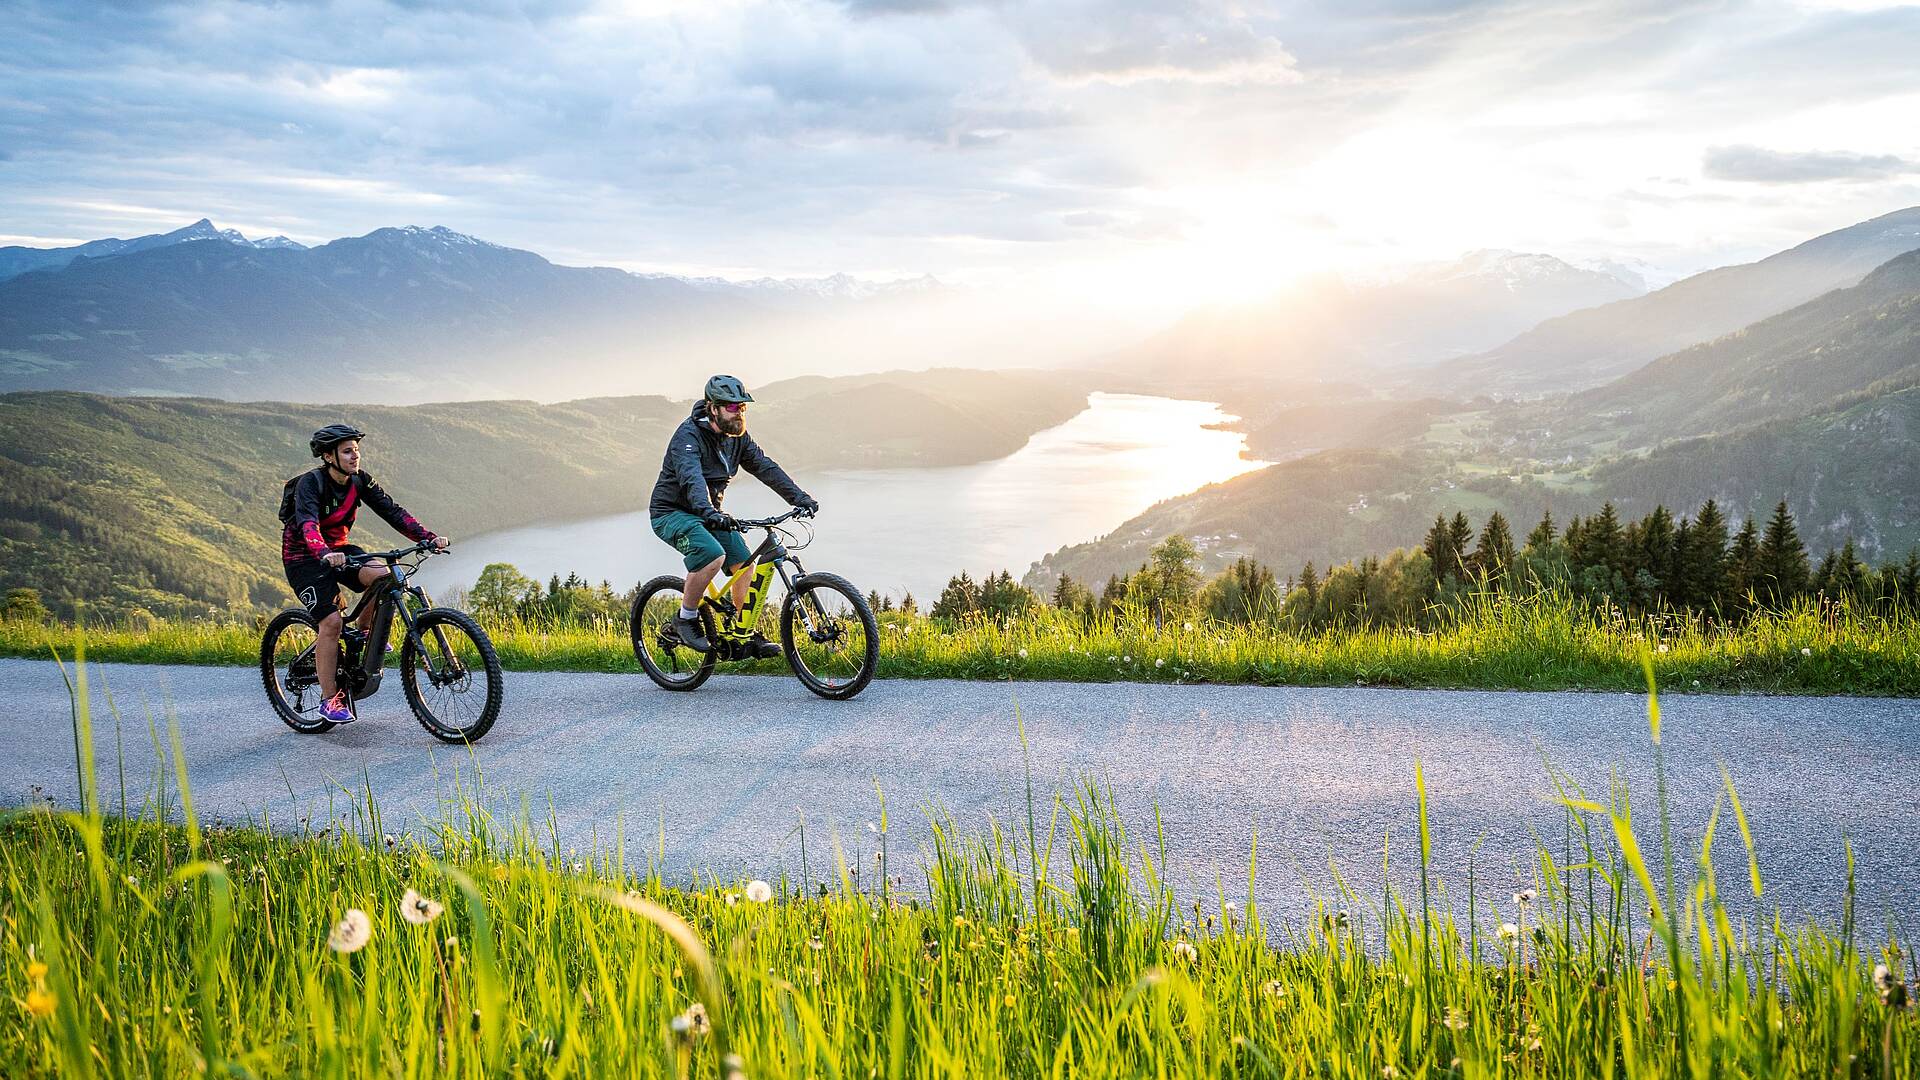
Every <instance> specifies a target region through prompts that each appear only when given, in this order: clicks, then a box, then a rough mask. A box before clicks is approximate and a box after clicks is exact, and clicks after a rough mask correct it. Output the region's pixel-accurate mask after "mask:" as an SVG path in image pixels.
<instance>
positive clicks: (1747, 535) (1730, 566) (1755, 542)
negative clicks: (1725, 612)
mask: <svg viewBox="0 0 1920 1080" xmlns="http://www.w3.org/2000/svg"><path fill="white" fill-rule="evenodd" d="M1759 572H1760V530H1759V529H1758V528H1756V527H1755V526H1754V524H1753V519H1752V518H1748V519H1747V520H1746V521H1745V522H1743V523H1742V524H1741V526H1740V532H1739V534H1738V535H1736V536H1735V537H1734V538H1733V545H1732V546H1731V547H1730V548H1729V549H1728V551H1727V600H1728V603H1727V607H1728V608H1729V609H1730V610H1734V611H1745V610H1746V609H1747V597H1748V596H1749V594H1751V593H1752V592H1753V591H1754V575H1755V574H1757V573H1759Z"/></svg>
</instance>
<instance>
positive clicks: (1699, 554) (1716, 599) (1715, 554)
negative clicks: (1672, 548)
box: [1680, 499, 1731, 610]
mask: <svg viewBox="0 0 1920 1080" xmlns="http://www.w3.org/2000/svg"><path fill="white" fill-rule="evenodd" d="M1680 563H1681V566H1680V580H1681V581H1682V582H1683V583H1684V589H1683V593H1682V599H1681V603H1683V604H1686V605H1687V606H1689V607H1697V608H1701V609H1704V610H1712V609H1713V608H1716V607H1719V606H1722V605H1726V606H1728V607H1731V604H1729V603H1728V601H1729V597H1728V596H1727V519H1726V518H1725V517H1724V516H1722V515H1721V513H1720V504H1718V503H1716V502H1714V501H1713V500H1712V499H1708V500H1707V501H1706V504H1705V505H1704V506H1702V507H1700V513H1699V514H1698V515H1696V516H1695V517H1694V519H1693V527H1692V528H1691V529H1689V530H1688V531H1687V543H1686V544H1685V545H1684V546H1683V547H1682V548H1681V549H1680Z"/></svg>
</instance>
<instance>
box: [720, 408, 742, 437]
mask: <svg viewBox="0 0 1920 1080" xmlns="http://www.w3.org/2000/svg"><path fill="white" fill-rule="evenodd" d="M713 426H715V427H717V428H719V429H720V430H721V432H722V433H724V434H727V435H731V436H733V437H734V438H736V439H737V438H739V437H740V436H742V435H745V434H746V433H747V414H746V413H737V414H735V415H733V416H728V415H727V414H726V413H723V412H716V413H714V414H713Z"/></svg>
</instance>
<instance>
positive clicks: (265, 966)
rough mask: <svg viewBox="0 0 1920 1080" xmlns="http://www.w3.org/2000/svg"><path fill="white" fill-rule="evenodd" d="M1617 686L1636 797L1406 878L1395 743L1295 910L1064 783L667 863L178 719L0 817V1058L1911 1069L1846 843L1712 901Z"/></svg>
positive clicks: (914, 1069) (1326, 1072) (237, 1067)
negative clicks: (244, 807)
mask: <svg viewBox="0 0 1920 1080" xmlns="http://www.w3.org/2000/svg"><path fill="white" fill-rule="evenodd" d="M1648 670H1650V669H1648V668H1643V677H1646V672H1647V671H1648ZM80 685H81V687H82V688H83V689H82V690H81V696H80V697H79V698H78V699H77V702H76V703H77V706H78V707H77V708H76V709H75V710H74V714H75V726H76V745H80V746H90V745H92V742H91V732H90V730H89V727H90V724H89V719H88V711H87V707H86V700H85V697H84V685H85V684H84V682H81V684H80ZM1648 713H1649V719H1650V724H1651V728H1650V730H1651V734H1652V737H1653V746H1652V752H1653V754H1654V755H1655V764H1656V774H1657V775H1658V777H1659V781H1660V783H1659V791H1658V797H1657V799H1656V800H1655V808H1656V809H1657V811H1658V825H1657V827H1656V826H1655V824H1654V823H1653V821H1652V819H1651V815H1650V813H1649V811H1648V808H1647V807H1646V806H1645V804H1644V803H1635V802H1634V801H1632V800H1630V799H1629V797H1628V793H1627V792H1626V791H1624V790H1619V789H1615V790H1610V791H1607V792H1605V793H1602V794H1598V795H1594V794H1589V793H1586V792H1581V791H1578V790H1575V789H1571V788H1568V789H1565V790H1564V791H1563V794H1562V796H1561V798H1560V805H1561V809H1562V810H1563V812H1564V814H1565V826H1564V830H1563V835H1562V836H1559V837H1553V838H1551V839H1550V840H1548V841H1543V844H1542V846H1541V847H1540V848H1539V850H1538V851H1537V853H1536V854H1537V878H1536V881H1535V884H1534V885H1532V886H1529V887H1526V888H1524V889H1523V890H1522V891H1520V892H1517V893H1512V894H1505V893H1503V894H1501V895H1492V896H1489V895H1487V894H1486V893H1485V891H1484V886H1482V885H1476V882H1475V880H1474V876H1473V872H1472V870H1471V868H1470V869H1469V871H1468V874H1467V879H1466V880H1465V881H1464V882H1460V881H1454V882H1443V881H1441V880H1439V879H1438V878H1437V876H1434V877H1430V875H1429V862H1430V855H1429V853H1430V840H1431V838H1430V834H1429V821H1428V816H1427V811H1426V804H1427V791H1426V788H1425V784H1424V781H1423V779H1422V777H1421V774H1420V771H1419V769H1418V768H1417V767H1416V769H1415V771H1414V774H1413V775H1412V776H1410V777H1409V778H1408V781H1409V793H1408V810H1409V816H1410V817H1417V823H1418V832H1417V835H1418V836H1419V840H1420V843H1419V846H1418V848H1417V849H1415V850H1413V851H1410V852H1409V853H1408V854H1407V855H1405V856H1403V857H1404V858H1407V859H1409V860H1417V861H1418V863H1419V870H1420V873H1419V879H1418V880H1419V883H1420V885H1419V889H1418V891H1417V893H1412V894H1408V895H1401V894H1395V893H1391V892H1390V893H1388V894H1386V895H1382V896H1377V897H1362V896H1359V895H1356V894H1354V893H1352V892H1351V891H1350V890H1343V891H1342V892H1340V893H1339V894H1337V895H1334V896H1330V897H1328V898H1327V899H1326V901H1325V902H1324V903H1323V904H1322V905H1321V906H1320V907H1319V908H1318V910H1316V911H1314V912H1312V913H1309V914H1307V915H1306V916H1305V917H1301V916H1300V915H1299V914H1298V913H1296V914H1295V916H1294V917H1292V918H1285V917H1275V916H1271V915H1269V914H1268V913H1267V912H1264V911H1261V910H1260V909H1259V908H1257V907H1256V906H1255V904H1254V903H1253V902H1252V900H1251V895H1252V894H1251V889H1250V888H1249V890H1248V892H1247V893H1246V894H1244V903H1243V902H1238V900H1239V899H1240V898H1236V897H1234V896H1230V895H1228V893H1227V891H1226V890H1224V889H1223V890H1222V892H1221V894H1220V895H1219V896H1217V897H1214V898H1209V899H1206V900H1201V901H1190V900H1189V899H1188V898H1179V899H1176V897H1175V896H1174V895H1173V894H1172V892H1171V891H1170V890H1169V889H1168V888H1167V886H1166V885H1165V883H1164V881H1163V879H1162V876H1161V870H1162V868H1163V867H1165V866H1166V865H1167V862H1168V859H1169V853H1168V852H1167V850H1166V847H1165V843H1164V840H1163V839H1162V838H1161V837H1160V835H1159V833H1158V832H1157V830H1155V829H1154V828H1153V827H1152V825H1151V823H1133V827H1132V829H1131V830H1130V828H1129V823H1127V822H1125V821H1123V820H1122V819H1121V816H1120V814H1119V813H1118V812H1117V810H1116V809H1115V804H1114V799H1113V795H1112V792H1111V791H1110V790H1109V789H1108V788H1106V787H1104V786H1103V785H1102V784H1100V783H1099V782H1098V781H1097V780H1093V779H1086V780H1083V781H1081V782H1080V783H1079V784H1078V786H1077V787H1075V789H1074V790H1072V791H1070V792H1067V793H1065V794H1063V795H1056V796H1053V797H1051V798H1048V797H1045V796H1042V795H1040V794H1037V793H1035V792H1034V791H1033V789H1032V786H1031V782H1029V787H1028V795H1027V800H1026V810H1025V819H1024V821H1015V822H1012V823H1006V824H1003V825H994V826H992V827H990V828H989V829H987V830H986V831H984V832H969V831H968V830H966V829H965V828H963V827H961V826H960V825H959V824H958V823H956V822H954V821H952V820H951V819H945V820H934V821H933V822H931V825H932V833H931V835H932V840H931V843H930V845H929V846H928V847H926V848H925V849H923V850H920V851H917V852H901V851H897V850H894V851H889V849H888V847H887V845H886V843H885V841H886V837H887V832H888V821H887V818H886V814H885V810H884V802H883V804H882V813H881V815H880V821H879V825H878V829H879V830H880V833H879V836H878V840H879V841H880V851H879V854H878V856H877V858H876V861H875V862H874V864H873V865H872V866H871V867H870V868H867V870H866V872H864V873H862V872H861V869H862V868H860V867H857V866H849V865H848V860H847V858H846V857H845V855H844V853H843V851H842V849H841V847H840V846H839V844H838V843H837V842H836V841H834V840H832V839H830V838H829V839H828V840H826V841H825V842H822V841H821V840H820V839H818V838H816V840H815V849H814V850H815V851H816V852H818V853H819V854H818V856H817V858H818V861H817V862H816V863H814V869H812V870H806V869H803V871H802V879H801V880H785V879H776V880H774V881H762V880H747V881H725V882H721V881H711V880H702V879H698V878H693V879H686V878H676V879H672V880H669V879H668V878H667V877H665V876H663V874H662V873H661V872H660V869H659V866H660V862H659V860H658V857H657V856H655V855H649V856H648V857H647V858H646V859H645V860H644V862H641V861H637V860H636V861H629V852H628V849H627V847H626V845H625V844H624V843H622V842H619V841H616V842H615V843H613V844H612V845H610V846H609V847H607V848H606V849H604V850H600V851H594V852H587V853H584V854H583V853H579V852H575V851H571V850H568V851H563V850H561V847H560V843H559V841H558V839H557V835H556V834H555V833H554V832H553V831H552V830H551V823H549V824H548V826H547V827H545V828H543V827H540V826H536V825H535V824H534V823H533V822H532V821H530V820H528V819H526V818H524V817H523V818H519V819H515V820H504V821H503V820H499V819H497V818H496V817H494V816H492V815H491V814H490V813H489V812H488V811H487V810H486V809H485V802H484V800H483V799H481V798H480V797H479V793H478V791H477V790H474V789H472V788H464V789H463V788H460V787H456V788H455V789H454V790H453V791H451V792H448V793H446V794H445V795H444V798H443V803H442V807H443V809H442V812H441V815H440V817H439V820H437V821H435V822H431V823H428V824H427V825H426V826H424V827H422V828H419V829H417V830H416V831H415V832H411V833H405V832H402V833H400V834H398V835H396V834H395V831H394V827H393V826H392V825H391V824H390V823H389V822H387V821H385V820H383V819H382V817H381V814H380V809H379V807H378V806H377V805H374V804H373V803H372V801H371V800H370V799H366V800H358V801H355V800H352V797H351V795H350V793H349V794H348V795H347V796H346V798H347V800H348V801H350V802H351V803H352V805H350V806H339V807H336V808H332V809H330V811H329V814H328V815H327V816H326V818H325V819H324V820H318V821H315V820H306V819H303V820H300V821H298V822H292V821H272V820H265V819H263V820H259V821H254V822H249V823H247V824H246V825H244V826H238V827H229V826H227V825H225V824H222V823H215V824H213V825H211V826H209V825H207V824H205V823H203V822H201V821H200V820H199V819H198V818H197V817H196V815H195V813H194V809H193V801H192V787H191V783H190V778H189V777H188V776H187V774H186V771H185V766H184V764H182V762H183V761H184V758H183V756H182V755H181V753H180V749H179V747H180V742H179V734H178V730H177V728H174V729H173V730H172V740H171V741H172V770H171V772H172V776H171V784H170V785H165V786H162V787H161V788H160V789H158V790H156V791H153V792H150V793H148V796H147V798H148V804H147V805H148V809H147V810H146V811H145V812H135V813H133V814H131V815H129V814H127V813H125V812H122V813H120V814H109V813H107V812H105V811H104V810H103V808H102V805H101V803H102V796H101V794H100V792H99V790H98V788H97V786H96V785H95V783H94V782H93V780H92V777H93V775H94V771H95V765H94V763H93V762H91V761H85V762H82V763H81V768H80V774H81V777H82V788H81V790H82V796H81V805H80V806H79V808H78V809H77V810H74V811H61V810H57V809H55V808H53V807H51V806H46V805H39V806H30V807H27V808H24V809H19V810H15V811H12V812H10V813H8V814H7V815H6V816H5V817H4V819H0V867H3V872H0V913H3V915H4V926H3V928H0V957H3V958H4V967H3V968H0V970H3V971H4V973H5V974H4V979H5V983H6V990H5V992H6V994H7V995H8V996H9V998H10V999H11V1002H12V1005H13V1007H12V1008H10V1009H7V1010H6V1011H5V1012H4V1014H0V1074H4V1075H7V1076H10V1077H39V1076H55V1075H61V1076H89V1075H109V1076H136V1075H147V1076H179V1075H190V1074H201V1073H204V1074H209V1075H211V1074H225V1075H231V1076H274V1075H289V1074H291V1075H302V1076H324V1077H360V1076H399V1077H415V1076H474V1077H477V1076H489V1075H500V1074H508V1073H511V1074H515V1075H547V1076H570V1075H581V1076H601V1075H623V1076H626V1075H630V1076H663V1077H715V1078H724V1080H734V1078H739V1080H746V1078H751V1077H760V1076H768V1077H787V1076H830V1077H879V1076H887V1077H903V1076H916V1077H921V1076H925V1077H934V1076H966V1077H999V1076H1042V1075H1052V1076H1122V1075H1124V1076H1147V1075H1152V1076H1162V1077H1170V1076H1195V1077H1198V1076H1222V1075H1245V1076H1275V1077H1351V1078H1355V1080H1397V1078H1400V1077H1533V1076H1540V1077H1549V1076H1550V1077H1587V1076H1606V1077H1613V1076H1623V1075H1624V1076H1628V1077H1636V1076H1663V1077H1664V1076H1681V1075H1691V1076H1699V1077H1707V1076H1785V1077H1795V1076H1826V1077H1832V1076H1840V1077H1878V1078H1891V1077H1896V1076H1903V1077H1904V1076H1912V1075H1915V1073H1916V1069H1920V1022H1917V1021H1916V1019H1915V1016H1914V1013H1913V1011H1912V1009H1911V1008H1910V1007H1909V1004H1908V995H1909V994H1910V993H1911V992H1912V987H1911V986H1910V983H1911V982H1912V981H1913V979H1914V977H1915V972H1914V965H1913V960H1912V959H1911V956H1910V955H1909V954H1908V953H1907V952H1906V951H1905V946H1904V945H1903V944H1902V943H1900V942H1898V941H1896V940H1894V938H1893V936H1892V933H1891V931H1889V932H1887V934H1886V935H1885V936H1883V937H1879V938H1875V937H1874V936H1873V935H1872V932H1871V931H1869V930H1866V929H1865V928H1861V927H1857V926H1855V925H1854V918H1853V913H1852V900H1851V897H1852V895H1853V890H1852V880H1851V868H1850V867H1849V868H1848V869H1847V870H1846V871H1845V872H1846V873H1847V874H1848V889H1847V892H1846V896H1847V897H1848V899H1847V901H1846V902H1845V903H1844V905H1843V908H1842V910H1841V911H1839V912H1837V913H1835V919H1834V920H1833V921H1832V922H1830V923H1827V924H1824V925H1806V926H1799V927H1789V926H1783V925H1782V924H1781V922H1780V920H1779V919H1778V918H1777V917H1776V918H1774V919H1773V920H1772V921H1771V922H1764V921H1763V922H1760V923H1758V924H1755V923H1750V922H1748V921H1746V920H1744V919H1742V920H1741V921H1740V922H1738V923H1735V922H1734V921H1732V919H1730V917H1729V914H1728V910H1727V907H1726V906H1725V905H1723V903H1722V901H1721V897H1720V895H1719V893H1718V892H1717V891H1716V885H1715V881H1716V878H1715V875H1714V873H1713V870H1712V866H1713V861H1714V859H1715V858H1716V848H1715V837H1716V835H1718V836H1720V837H1722V838H1725V837H1732V836H1737V837H1738V838H1739V843H1740V844H1741V845H1743V846H1744V849H1745V850H1744V852H1742V851H1741V850H1740V847H1734V848H1733V850H1734V853H1735V854H1734V859H1736V860H1738V862H1744V863H1745V864H1746V868H1747V870H1748V874H1747V875H1745V878H1746V880H1745V881H1743V885H1749V886H1750V888H1751V890H1752V892H1753V898H1754V900H1755V901H1756V902H1758V901H1760V899H1761V898H1762V897H1763V896H1764V890H1765V885H1764V882H1763V881H1762V880H1761V875H1760V871H1759V866H1758V861H1757V859H1755V858H1754V855H1753V852H1754V843H1755V841H1754V838H1753V836H1752V835H1751V833H1750V831H1749V828H1748V824H1747V820H1746V817H1745V814H1744V812H1743V810H1742V808H1741V804H1740V801H1739V798H1738V794H1737V792H1735V791H1734V789H1733V787H1732V784H1731V781H1730V780H1729V781H1728V782H1727V785H1726V787H1725V790H1724V791H1722V792H1721V793H1720V798H1719V801H1718V803H1717V805H1716V809H1715V811H1714V814H1713V818H1712V820H1711V821H1709V822H1708V823H1707V825H1706V828H1705V831H1704V833H1703V835H1702V836H1701V837H1700V838H1699V839H1698V840H1697V841H1689V840H1682V839H1680V838H1679V837H1677V836H1676V835H1675V834H1674V832H1673V830H1672V828H1671V825H1670V822H1669V815H1668V806H1667V800H1666V781H1665V774H1664V771H1662V765H1661V763H1662V761H1663V759H1662V758H1661V756H1660V754H1661V750H1660V744H1659V738H1660V727H1659V710H1658V704H1657V699H1655V698H1654V696H1653V695H1652V693H1651V692H1649V697H1648ZM162 808H164V809H165V810H166V811H168V812H166V813H162V812H160V809H162ZM1636 812H1638V813H1640V814H1641V815H1642V816H1643V818H1645V819H1644V820H1641V821H1638V822H1636V820H1635V814H1636ZM1643 837H1644V838H1647V840H1646V844H1647V846H1644V847H1643V844H1642V840H1641V838H1643ZM663 843H664V841H663ZM1549 843H1550V844H1551V845H1552V846H1551V847H1550V846H1547V845H1548V844H1549ZM1733 843H1734V841H1731V840H1723V842H1722V844H1721V847H1720V850H1721V851H1722V852H1724V851H1725V850H1726V848H1727V847H1728V846H1729V845H1730V844H1733ZM1256 868H1257V852H1249V854H1248V867H1247V869H1248V875H1249V884H1250V883H1251V879H1252V877H1253V874H1254V871H1255V870H1256ZM1236 891H1237V890H1236ZM1743 899H1744V898H1743Z"/></svg>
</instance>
